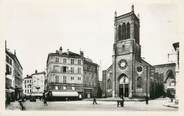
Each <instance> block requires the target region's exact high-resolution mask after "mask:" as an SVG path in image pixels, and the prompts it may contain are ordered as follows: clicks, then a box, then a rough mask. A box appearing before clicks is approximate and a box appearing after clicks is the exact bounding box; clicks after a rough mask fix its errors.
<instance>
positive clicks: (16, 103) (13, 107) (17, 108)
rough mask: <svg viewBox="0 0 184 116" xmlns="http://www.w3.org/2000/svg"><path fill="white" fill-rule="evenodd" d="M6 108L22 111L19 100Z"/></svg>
mask: <svg viewBox="0 0 184 116" xmlns="http://www.w3.org/2000/svg"><path fill="white" fill-rule="evenodd" d="M6 110H20V111H21V107H20V105H19V102H18V101H14V102H11V103H10V104H9V105H8V106H7V107H6Z"/></svg>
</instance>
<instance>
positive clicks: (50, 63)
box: [47, 47, 98, 99]
mask: <svg viewBox="0 0 184 116" xmlns="http://www.w3.org/2000/svg"><path fill="white" fill-rule="evenodd" d="M97 80H98V65H97V64H95V63H93V62H92V60H90V59H88V58H85V57H84V54H83V52H82V51H80V54H77V53H74V52H71V51H69V50H67V52H63V51H62V47H60V49H59V50H57V51H56V52H55V53H50V54H48V58H47V89H48V91H51V93H52V97H55V98H63V99H65V98H66V99H67V98H69V99H77V98H80V99H81V98H84V97H91V96H93V94H94V92H95V91H96V90H95V88H96V85H97V84H96V82H97Z"/></svg>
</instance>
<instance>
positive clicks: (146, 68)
mask: <svg viewBox="0 0 184 116" xmlns="http://www.w3.org/2000/svg"><path fill="white" fill-rule="evenodd" d="M145 70H146V98H145V99H146V104H148V100H149V98H148V66H145Z"/></svg>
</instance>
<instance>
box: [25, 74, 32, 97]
mask: <svg viewBox="0 0 184 116" xmlns="http://www.w3.org/2000/svg"><path fill="white" fill-rule="evenodd" d="M31 92H32V76H29V75H27V76H26V77H25V78H24V80H23V93H24V95H25V96H26V97H27V96H31Z"/></svg>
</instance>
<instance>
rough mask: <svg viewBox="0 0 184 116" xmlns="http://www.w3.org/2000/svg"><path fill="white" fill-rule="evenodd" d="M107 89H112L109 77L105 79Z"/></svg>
mask: <svg viewBox="0 0 184 116" xmlns="http://www.w3.org/2000/svg"><path fill="white" fill-rule="evenodd" d="M107 89H112V82H111V80H110V79H108V80H107Z"/></svg>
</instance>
